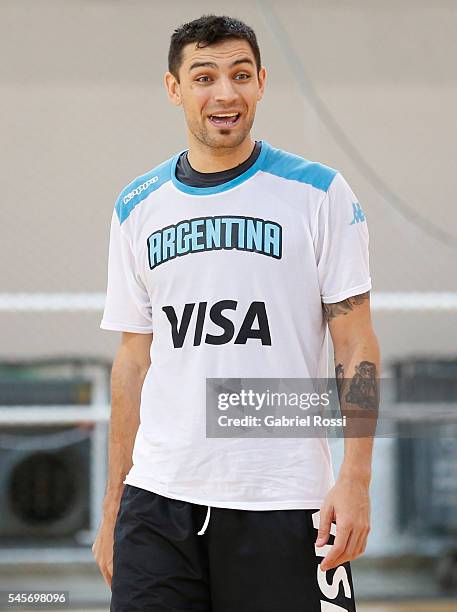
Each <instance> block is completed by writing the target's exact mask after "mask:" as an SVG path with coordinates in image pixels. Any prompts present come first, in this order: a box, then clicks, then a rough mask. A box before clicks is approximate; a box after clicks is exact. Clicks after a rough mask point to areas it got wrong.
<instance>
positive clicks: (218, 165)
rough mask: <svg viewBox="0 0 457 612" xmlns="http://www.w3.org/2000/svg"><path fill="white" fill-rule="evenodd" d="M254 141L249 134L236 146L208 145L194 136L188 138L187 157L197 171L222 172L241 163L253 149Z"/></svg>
mask: <svg viewBox="0 0 457 612" xmlns="http://www.w3.org/2000/svg"><path fill="white" fill-rule="evenodd" d="M254 145H255V142H254V140H253V139H252V137H251V135H250V134H249V135H248V136H247V137H246V138H245V139H244V140H243V142H242V143H241V144H240V145H238V146H237V147H232V148H222V147H218V148H215V147H209V146H207V145H204V144H203V143H202V142H200V141H197V140H196V139H195V138H193V137H190V138H189V152H188V154H187V158H188V160H189V163H190V165H191V166H192V168H193V169H194V170H196V171H197V172H222V171H223V170H229V169H230V168H235V167H236V166H239V165H240V164H242V163H243V162H244V161H246V159H248V157H249V156H250V155H251V153H252V151H253V150H254Z"/></svg>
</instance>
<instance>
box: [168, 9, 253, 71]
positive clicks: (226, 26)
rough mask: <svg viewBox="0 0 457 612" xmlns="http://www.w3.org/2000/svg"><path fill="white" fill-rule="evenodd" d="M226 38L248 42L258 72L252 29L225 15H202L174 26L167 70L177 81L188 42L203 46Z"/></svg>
mask: <svg viewBox="0 0 457 612" xmlns="http://www.w3.org/2000/svg"><path fill="white" fill-rule="evenodd" d="M228 38H238V39H240V40H246V41H247V42H248V43H249V45H250V47H251V49H252V52H253V54H254V58H255V63H256V66H257V72H259V71H260V68H261V65H262V64H261V60H260V49H259V45H258V43H257V37H256V35H255V32H254V30H253V29H252V28H250V27H249V26H248V25H246V24H245V23H243V22H242V21H240V20H239V19H234V18H233V17H227V16H226V15H222V16H217V15H202V17H199V18H198V19H194V21H190V22H189V23H185V24H183V25H182V26H180V27H179V28H176V30H175V31H174V32H173V34H172V36H171V41H170V49H169V51H168V70H169V72H171V74H172V75H173V76H174V77H175V78H176V79H177V80H178V81H179V78H178V72H179V68H180V66H181V63H182V49H183V47H185V46H186V45H188V44H189V43H197V47H200V48H203V47H207V46H209V45H215V44H217V43H218V42H221V41H222V40H225V39H228Z"/></svg>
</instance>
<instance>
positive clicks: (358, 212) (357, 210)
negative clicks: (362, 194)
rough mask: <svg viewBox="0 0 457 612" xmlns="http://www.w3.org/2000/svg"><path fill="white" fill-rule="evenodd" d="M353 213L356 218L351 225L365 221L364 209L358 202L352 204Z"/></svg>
mask: <svg viewBox="0 0 457 612" xmlns="http://www.w3.org/2000/svg"><path fill="white" fill-rule="evenodd" d="M352 211H353V213H354V218H353V219H352V221H351V222H350V224H349V225H354V223H362V222H363V221H365V215H364V214H363V210H362V207H361V206H360V204H359V203H358V202H353V203H352Z"/></svg>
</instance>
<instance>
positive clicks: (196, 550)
mask: <svg viewBox="0 0 457 612" xmlns="http://www.w3.org/2000/svg"><path fill="white" fill-rule="evenodd" d="M313 515H315V516H314V524H313ZM318 516H319V511H318V510H260V511H257V510H229V509H225V508H211V509H210V514H209V516H208V508H207V507H206V506H200V505H197V504H191V503H188V502H184V501H178V500H174V499H169V498H166V497H162V496H160V495H157V494H156V493H150V492H149V491H144V490H143V489H139V488H137V487H132V486H129V485H126V487H125V490H124V494H123V496H122V500H121V505H120V509H119V514H118V518H117V522H116V528H115V542H114V571H113V581H112V599H111V608H110V609H111V612H135V611H140V610H141V612H165V611H167V612H171V611H173V612H181V611H184V610H192V612H344V611H347V612H353V611H354V610H355V604H354V596H353V587H352V576H351V569H350V564H349V563H344V564H342V565H340V566H339V567H337V568H335V569H331V570H328V571H327V572H322V571H321V570H320V568H319V567H318V565H319V563H320V561H321V559H322V557H320V556H316V552H315V549H314V542H315V540H316V537H317V529H316V528H315V525H316V524H317V519H318ZM208 518H209V523H208V520H207V519H208ZM205 519H206V520H205ZM205 523H207V526H206V525H205ZM205 526H206V530H205V532H204V534H203V535H197V534H198V532H199V531H201V529H202V527H205ZM333 539H334V536H332V535H331V536H330V540H329V544H330V545H331V544H333Z"/></svg>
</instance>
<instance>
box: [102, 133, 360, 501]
mask: <svg viewBox="0 0 457 612" xmlns="http://www.w3.org/2000/svg"><path fill="white" fill-rule="evenodd" d="M178 158H179V153H178V154H177V155H176V156H174V157H173V158H171V159H170V160H168V161H166V162H164V163H163V164H161V165H160V166H158V167H156V168H154V169H153V170H151V171H150V172H148V173H147V174H145V175H143V176H140V177H138V178H137V179H135V180H134V181H133V182H132V183H130V184H129V185H128V186H127V187H126V188H125V189H124V191H123V192H122V193H121V195H120V196H119V198H118V200H117V202H116V206H115V210H114V212H113V217H112V223H111V237H110V248H109V264H108V289H107V299H106V306H105V311H104V314H103V319H102V322H101V325H100V327H101V328H103V329H109V330H116V331H127V332H136V333H146V334H148V333H151V332H153V341H152V344H151V366H150V368H149V370H148V373H147V375H146V378H145V381H144V384H143V389H142V393H141V408H140V420H141V423H140V426H139V430H138V434H137V437H136V441H135V446H134V451H133V467H132V468H131V470H130V472H129V474H128V475H127V477H126V480H125V482H126V483H127V484H131V485H134V486H137V487H140V488H143V489H146V490H149V491H153V492H156V493H158V494H160V495H164V496H166V497H171V498H175V499H181V500H184V501H189V502H193V503H197V504H202V505H209V506H214V507H224V508H238V509H252V510H275V509H291V508H296V509H300V508H320V506H321V504H322V502H323V499H324V497H325V495H326V493H327V492H328V490H329V489H330V487H331V486H332V485H333V484H334V475H333V470H332V462H331V456H330V452H329V447H328V442H327V439H326V438H282V439H278V438H275V439H269V438H268V439H266V438H246V437H243V438H207V437H206V418H205V389H206V378H207V377H212V378H267V377H272V378H326V377H327V375H328V372H327V360H328V354H327V353H328V348H327V337H328V333H327V325H326V323H325V321H324V320H323V316H322V304H321V302H325V303H332V302H339V301H341V300H344V299H345V298H347V297H350V296H353V295H357V294H360V293H363V292H365V291H368V290H369V289H370V288H371V279H370V273H369V260H368V230H367V225H366V220H365V217H364V214H363V211H362V209H361V207H360V204H359V203H358V201H357V198H356V197H355V195H354V193H353V192H352V190H351V189H350V187H349V186H348V184H347V183H346V181H345V179H344V178H343V177H342V175H341V174H340V173H339V172H337V171H336V170H334V169H332V168H329V167H328V166H325V165H322V164H319V163H315V162H310V161H307V160H306V159H303V158H302V157H299V156H296V155H292V154H290V153H287V152H285V151H282V150H279V149H275V148H273V147H271V146H270V145H269V144H268V143H267V142H265V141H263V142H262V148H261V152H260V155H259V157H258V158H257V160H256V162H255V163H254V164H253V165H252V166H251V167H250V168H249V169H248V170H247V171H246V172H245V173H244V174H242V175H240V176H238V177H237V178H235V179H233V180H232V181H229V182H227V183H224V184H222V185H219V186H217V187H206V188H201V187H189V186H187V185H185V184H183V183H180V182H179V181H178V180H177V178H176V176H175V168H176V163H177V161H178ZM225 301H227V302H225ZM204 302H206V306H202V305H201V304H202V303H204ZM221 302H225V303H224V304H220V303H221ZM254 302H256V303H257V304H259V303H260V304H261V308H262V312H263V311H264V312H265V314H266V318H267V331H265V325H264V326H263V329H264V331H263V332H262V333H260V332H258V333H257V334H256V333H255V332H252V333H251V334H249V333H248V334H246V333H240V330H241V327H242V323H243V321H244V319H245V317H246V314H247V312H248V311H249V308H250V306H251V305H252V304H253V303H254ZM216 304H217V305H216ZM186 305H187V306H186ZM215 305H216V306H215ZM213 306H214V309H215V310H214V312H216V315H215V316H211V308H212V307H213ZM221 308H225V310H223V311H222V310H221ZM217 313H219V315H221V313H222V315H223V317H225V319H223V320H222V323H221V316H217ZM227 319H229V320H230V321H231V322H232V323H228V324H227V323H226V320H227ZM218 322H219V325H218ZM257 323H258V321H257ZM264 323H265V322H264ZM251 327H256V325H255V324H254V325H252V326H251ZM259 327H260V325H259ZM256 336H257V337H256Z"/></svg>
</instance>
